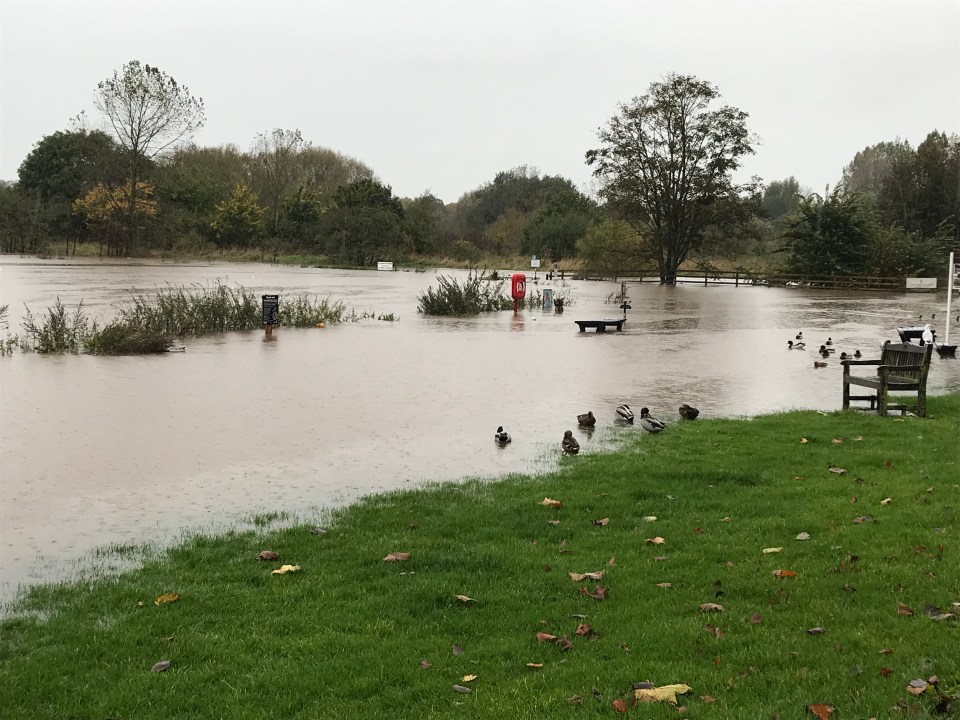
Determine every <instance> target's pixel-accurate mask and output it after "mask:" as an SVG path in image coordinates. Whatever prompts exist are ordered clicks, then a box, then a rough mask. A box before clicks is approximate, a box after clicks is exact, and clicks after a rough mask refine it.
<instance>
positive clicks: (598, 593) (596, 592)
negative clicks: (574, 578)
mask: <svg viewBox="0 0 960 720" xmlns="http://www.w3.org/2000/svg"><path fill="white" fill-rule="evenodd" d="M608 590H609V588H605V587H601V586H600V585H594V586H593V592H590V589H589V588H585V587H582V588H580V594H581V595H586V596H587V597H592V598H593V599H594V600H606V598H607V591H608Z"/></svg>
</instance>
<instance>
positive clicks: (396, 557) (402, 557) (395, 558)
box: [383, 552, 410, 562]
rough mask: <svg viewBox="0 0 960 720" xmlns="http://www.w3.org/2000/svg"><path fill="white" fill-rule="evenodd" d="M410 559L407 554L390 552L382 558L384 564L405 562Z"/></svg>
mask: <svg viewBox="0 0 960 720" xmlns="http://www.w3.org/2000/svg"><path fill="white" fill-rule="evenodd" d="M409 559H410V553H408V552H392V553H390V554H389V555H387V556H386V557H385V558H383V561H384V562H405V561H407V560H409Z"/></svg>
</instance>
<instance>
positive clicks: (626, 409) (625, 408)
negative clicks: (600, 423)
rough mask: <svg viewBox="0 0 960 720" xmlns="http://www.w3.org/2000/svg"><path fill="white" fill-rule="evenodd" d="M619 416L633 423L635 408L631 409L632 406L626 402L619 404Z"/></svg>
mask: <svg viewBox="0 0 960 720" xmlns="http://www.w3.org/2000/svg"><path fill="white" fill-rule="evenodd" d="M617 417H618V418H619V419H620V420H623V421H624V422H628V423H630V424H631V425H632V424H633V410H631V409H630V406H629V405H627V404H626V403H623V405H617Z"/></svg>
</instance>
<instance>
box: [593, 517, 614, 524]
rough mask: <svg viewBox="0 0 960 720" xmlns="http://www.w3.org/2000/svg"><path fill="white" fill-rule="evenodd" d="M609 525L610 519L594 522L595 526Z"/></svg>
mask: <svg viewBox="0 0 960 720" xmlns="http://www.w3.org/2000/svg"><path fill="white" fill-rule="evenodd" d="M609 523H610V518H600V519H599V520H594V521H593V524H594V525H602V526H605V525H608V524H609Z"/></svg>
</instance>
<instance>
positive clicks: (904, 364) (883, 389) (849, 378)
mask: <svg viewBox="0 0 960 720" xmlns="http://www.w3.org/2000/svg"><path fill="white" fill-rule="evenodd" d="M932 352H933V343H927V344H926V345H922V346H921V345H912V344H911V343H891V342H889V341H887V343H886V344H885V345H884V346H883V353H882V354H881V356H880V359H879V360H841V361H840V364H841V365H843V409H844V410H847V409H849V407H850V401H851V400H867V401H869V402H870V409H871V410H873V409H874V408H876V410H877V414H878V415H886V414H887V411H888V410H899V411H900V414H901V415H903V414H904V413H906V412H907V411H908V410H910V411H913V412H915V413H916V414H917V415H920V416H921V417H923V416H925V415H926V414H927V373H928V372H929V370H930V356H931V354H932ZM852 365H873V366H877V372H876V375H871V376H868V377H861V376H858V375H851V374H850V367H851V366H852ZM851 385H857V386H859V387H868V388H872V389H873V390H874V392H873V393H871V394H870V395H851V394H850V386H851ZM892 392H895V393H916V394H917V401H916V403H907V402H906V400H907V399H908V398H904V397H896V398H891V397H890V393H892ZM891 400H898V401H900V402H898V403H895V404H891Z"/></svg>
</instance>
